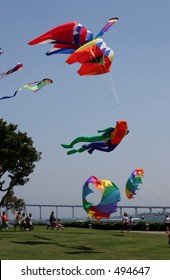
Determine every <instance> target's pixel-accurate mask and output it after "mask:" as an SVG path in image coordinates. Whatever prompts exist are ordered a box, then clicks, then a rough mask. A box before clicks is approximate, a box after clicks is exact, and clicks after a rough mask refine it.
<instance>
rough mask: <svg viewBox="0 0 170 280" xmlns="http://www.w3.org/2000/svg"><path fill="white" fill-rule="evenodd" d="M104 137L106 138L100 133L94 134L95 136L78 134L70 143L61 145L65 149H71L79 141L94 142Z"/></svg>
mask: <svg viewBox="0 0 170 280" xmlns="http://www.w3.org/2000/svg"><path fill="white" fill-rule="evenodd" d="M104 138H106V136H103V134H102V135H95V136H80V137H78V138H76V139H74V140H73V141H72V142H71V143H70V144H61V146H62V147H63V148H65V149H71V148H73V146H74V145H75V144H77V143H80V142H96V141H101V140H103V139H104Z"/></svg>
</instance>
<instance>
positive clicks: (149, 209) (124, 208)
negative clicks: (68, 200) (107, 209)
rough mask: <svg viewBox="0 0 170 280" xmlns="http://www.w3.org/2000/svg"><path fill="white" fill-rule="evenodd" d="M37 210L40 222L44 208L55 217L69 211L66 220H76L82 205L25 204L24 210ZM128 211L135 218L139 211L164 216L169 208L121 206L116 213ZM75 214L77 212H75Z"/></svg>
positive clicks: (120, 214) (120, 213)
mask: <svg viewBox="0 0 170 280" xmlns="http://www.w3.org/2000/svg"><path fill="white" fill-rule="evenodd" d="M33 207H34V208H35V207H36V208H38V209H39V219H40V220H42V219H43V215H42V210H43V209H44V208H50V209H52V208H53V209H54V211H55V214H56V217H60V216H61V215H60V209H66V208H67V209H68V208H69V209H70V210H71V211H69V213H70V217H68V218H72V219H74V218H78V217H77V214H76V215H75V210H78V213H79V210H83V206H82V205H69V204H68V205H55V204H26V209H27V208H29V209H30V210H31V209H32V208H33ZM128 210H133V211H134V213H135V216H136V217H137V216H138V215H139V214H140V213H139V210H140V212H141V210H142V211H143V212H144V210H145V211H147V213H148V212H149V214H150V215H152V214H153V212H154V211H155V210H159V211H160V210H161V213H163V214H166V213H167V212H168V210H170V206H127V205H123V206H118V211H117V213H116V214H117V215H118V216H122V215H123V213H124V212H128ZM76 212H77V211H76Z"/></svg>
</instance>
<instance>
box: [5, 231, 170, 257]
mask: <svg viewBox="0 0 170 280" xmlns="http://www.w3.org/2000/svg"><path fill="white" fill-rule="evenodd" d="M0 244H1V249H0V259H1V260H14V259H15V260H169V259H170V245H169V244H168V237H167V236H166V234H164V233H163V234H152V233H149V234H146V233H137V232H136V233H135V232H131V233H130V234H128V233H127V232H125V233H121V232H120V231H113V230H96V229H86V228H69V227H68V228H65V229H64V230H61V229H60V230H51V229H48V230H47V229H46V226H35V229H34V230H33V231H20V230H19V229H17V231H13V228H11V229H10V231H8V232H7V231H5V230H4V229H3V230H2V231H0Z"/></svg>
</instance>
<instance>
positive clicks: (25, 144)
mask: <svg viewBox="0 0 170 280" xmlns="http://www.w3.org/2000/svg"><path fill="white" fill-rule="evenodd" d="M17 128H18V125H14V124H12V123H10V124H7V122H5V121H3V119H0V191H1V192H2V193H3V195H2V198H1V199H0V206H2V205H4V204H5V203H6V202H7V200H9V198H10V200H12V197H13V194H14V193H13V188H14V187H16V186H23V185H25V184H26V183H27V182H28V181H29V175H30V174H31V173H33V171H34V168H35V163H36V162H38V161H39V160H40V159H41V152H37V150H36V149H35V147H34V146H33V141H32V139H31V137H28V136H27V133H26V132H25V133H22V132H21V131H19V130H17ZM13 198H14V197H13ZM15 198H16V197H15ZM16 199H17V198H16ZM15 202H16V200H15Z"/></svg>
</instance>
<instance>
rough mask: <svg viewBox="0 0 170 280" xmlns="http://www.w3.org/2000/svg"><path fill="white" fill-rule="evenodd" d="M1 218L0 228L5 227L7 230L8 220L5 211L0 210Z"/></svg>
mask: <svg viewBox="0 0 170 280" xmlns="http://www.w3.org/2000/svg"><path fill="white" fill-rule="evenodd" d="M1 219H2V226H1V229H3V228H5V229H6V230H9V227H8V224H9V222H8V218H7V215H6V212H5V211H3V212H2V216H1Z"/></svg>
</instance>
